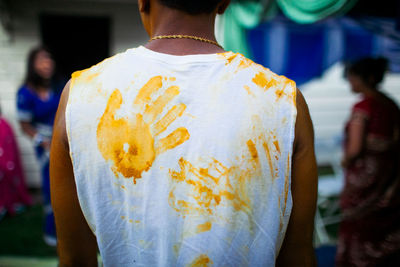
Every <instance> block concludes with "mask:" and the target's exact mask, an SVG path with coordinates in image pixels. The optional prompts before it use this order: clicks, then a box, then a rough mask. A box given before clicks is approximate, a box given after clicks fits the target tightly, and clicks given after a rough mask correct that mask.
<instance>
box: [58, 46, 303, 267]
mask: <svg viewBox="0 0 400 267" xmlns="http://www.w3.org/2000/svg"><path fill="white" fill-rule="evenodd" d="M295 102H296V86H295V84H294V82H292V81H291V80H289V79H287V78H285V77H283V76H278V75H276V74H274V73H272V72H271V71H270V70H268V69H266V68H264V67H262V66H260V65H257V64H255V63H253V62H252V61H251V60H248V59H246V58H244V57H243V56H242V55H240V54H235V53H232V52H226V53H221V54H204V55H188V56H173V55H168V54H163V53H157V52H154V51H152V50H149V49H147V48H145V47H142V46H141V47H138V48H135V49H129V50H127V51H126V52H124V53H121V54H118V55H116V56H114V57H112V58H109V59H106V60H105V61H103V62H101V63H99V64H97V65H96V66H93V67H92V68H90V69H87V70H84V71H80V72H76V73H74V74H73V75H72V80H71V87H70V95H69V99H68V104H67V109H66V126H67V133H68V139H69V146H70V152H71V158H72V162H73V169H74V175H75V180H76V187H77V192H78V198H79V202H80V205H81V208H82V211H83V214H84V216H85V218H86V220H87V222H88V224H89V226H90V227H91V229H92V231H93V232H94V234H95V235H96V237H97V242H98V246H99V249H100V254H101V257H102V259H103V263H104V265H105V266H187V265H189V266H247V265H248V266H273V265H274V263H275V259H276V257H277V256H278V253H279V250H280V247H281V245H282V242H283V239H284V236H285V231H286V228H287V224H288V220H289V217H290V213H291V209H292V197H291V190H290V184H291V160H292V153H293V151H292V147H293V139H294V125H295V120H296V104H295Z"/></svg>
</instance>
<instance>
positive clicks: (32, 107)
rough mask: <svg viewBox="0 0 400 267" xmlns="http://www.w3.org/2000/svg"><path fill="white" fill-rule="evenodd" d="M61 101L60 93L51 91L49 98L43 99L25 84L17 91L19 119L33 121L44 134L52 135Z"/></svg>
mask: <svg viewBox="0 0 400 267" xmlns="http://www.w3.org/2000/svg"><path fill="white" fill-rule="evenodd" d="M59 101H60V93H56V92H53V91H51V92H50V96H49V98H48V99H46V100H43V99H41V98H40V97H39V96H38V95H37V94H36V92H34V91H33V90H32V89H29V87H27V86H26V85H24V86H22V87H21V88H20V89H19V90H18V93H17V110H18V119H19V120H20V121H23V122H29V123H31V124H32V125H33V126H34V127H35V128H36V129H37V131H38V132H39V133H40V134H42V135H43V136H46V137H51V134H52V128H53V123H54V118H55V115H56V112H57V108H58V103H59Z"/></svg>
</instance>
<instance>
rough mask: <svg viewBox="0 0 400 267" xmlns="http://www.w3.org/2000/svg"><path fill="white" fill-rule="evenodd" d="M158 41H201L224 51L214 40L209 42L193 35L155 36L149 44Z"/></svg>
mask: <svg viewBox="0 0 400 267" xmlns="http://www.w3.org/2000/svg"><path fill="white" fill-rule="evenodd" d="M158 39H192V40H196V41H200V42H204V43H209V44H213V45H216V46H218V47H219V48H221V49H224V48H223V47H222V46H221V45H220V44H219V43H217V42H215V41H213V40H209V39H206V38H202V37H197V36H192V35H182V34H172V35H158V36H154V37H153V38H151V39H150V40H149V42H151V41H154V40H158Z"/></svg>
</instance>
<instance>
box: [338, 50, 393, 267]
mask: <svg viewBox="0 0 400 267" xmlns="http://www.w3.org/2000/svg"><path fill="white" fill-rule="evenodd" d="M386 68H387V61H386V60H385V59H383V58H378V59H373V58H365V59H362V60H359V61H357V62H355V63H353V64H351V65H349V66H348V68H347V70H346V76H347V78H348V80H349V83H350V84H351V88H352V91H353V92H355V93H358V94H360V95H361V96H362V98H361V100H360V101H359V102H358V103H356V104H355V105H354V107H353V110H352V114H351V118H350V120H349V122H348V123H347V126H346V132H345V134H346V140H345V151H344V159H343V166H344V168H345V173H346V175H345V187H344V190H343V193H342V195H341V198H340V204H341V209H342V213H343V221H342V223H341V225H340V229H339V242H338V253H337V256H336V264H337V266H357V267H358V266H400V201H399V193H400V190H399V188H400V187H399V178H400V176H399V168H400V167H399V166H400V160H399V154H400V152H399V151H400V150H399V133H400V112H399V109H398V107H397V106H396V104H395V103H394V102H393V100H391V99H390V98H389V97H387V96H386V95H385V94H383V93H382V92H380V91H379V90H378V89H379V88H378V87H379V84H380V83H381V81H382V80H383V77H384V73H385V71H386Z"/></svg>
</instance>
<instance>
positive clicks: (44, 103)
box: [17, 47, 61, 246]
mask: <svg viewBox="0 0 400 267" xmlns="http://www.w3.org/2000/svg"><path fill="white" fill-rule="evenodd" d="M54 73H55V62H54V60H53V58H52V55H51V54H50V52H49V51H48V50H47V49H46V48H44V47H38V48H36V49H33V50H32V51H31V52H30V54H29V56H28V65H27V72H26V78H25V81H24V84H23V85H22V87H21V88H20V89H19V90H18V93H17V110H18V119H19V122H20V125H21V127H22V131H23V132H24V133H25V134H26V135H27V136H29V137H30V138H31V139H32V141H33V144H34V149H35V152H36V157H37V160H38V162H39V164H40V170H41V175H42V195H43V204H44V214H45V225H44V241H45V242H46V243H47V244H48V245H50V246H55V245H56V242H57V241H56V232H55V225H54V215H53V210H52V207H51V203H50V178H49V150H50V140H51V136H52V132H53V123H54V117H55V114H56V111H57V107H58V103H59V100H60V91H61V90H60V88H56V86H55V85H54V84H55V82H54V80H53V77H54Z"/></svg>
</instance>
